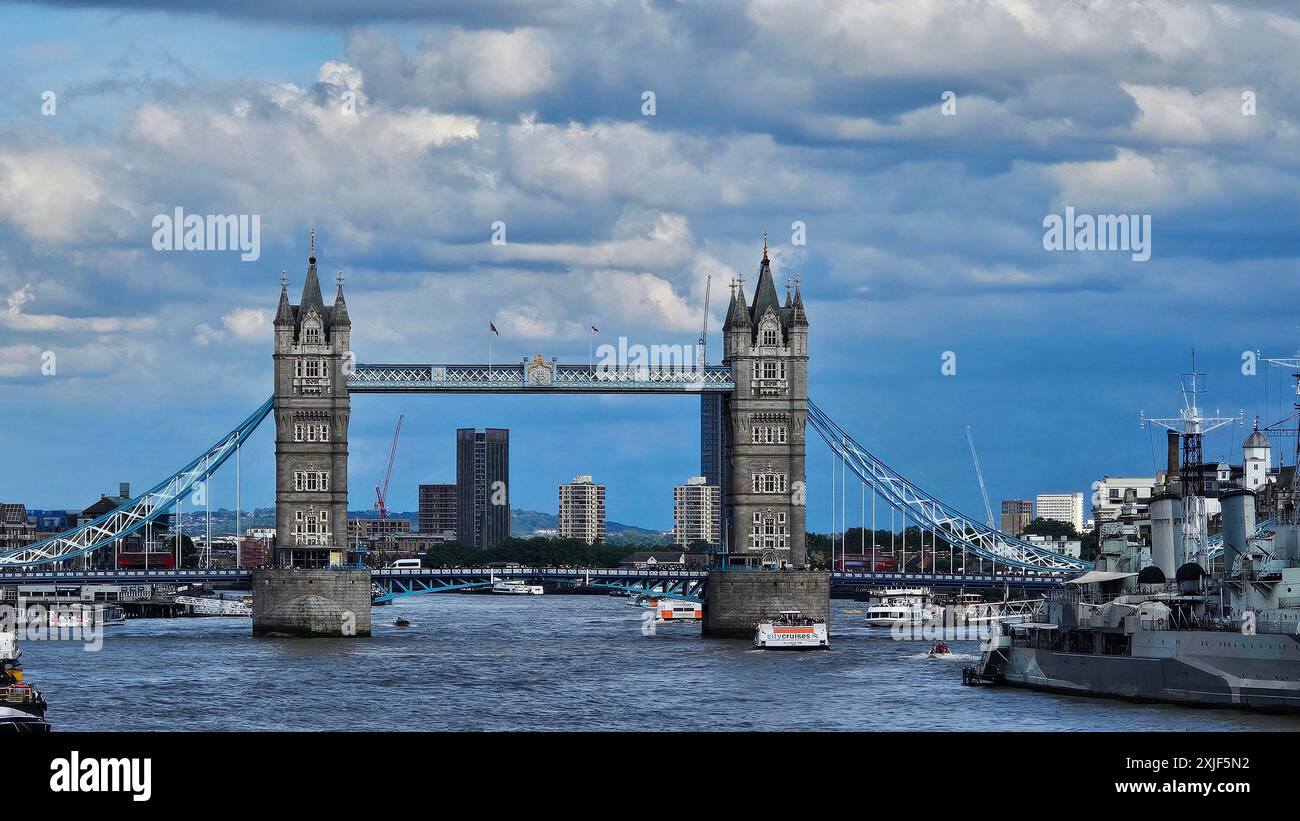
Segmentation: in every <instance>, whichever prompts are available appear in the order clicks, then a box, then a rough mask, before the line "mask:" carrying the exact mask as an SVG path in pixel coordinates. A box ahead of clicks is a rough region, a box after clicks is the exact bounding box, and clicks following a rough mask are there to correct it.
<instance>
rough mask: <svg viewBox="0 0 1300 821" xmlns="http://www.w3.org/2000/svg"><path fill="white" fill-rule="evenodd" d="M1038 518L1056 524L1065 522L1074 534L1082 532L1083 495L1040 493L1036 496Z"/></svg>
mask: <svg viewBox="0 0 1300 821" xmlns="http://www.w3.org/2000/svg"><path fill="white" fill-rule="evenodd" d="M1038 518H1040V519H1049V520H1052V521H1057V522H1067V523H1069V524H1070V525H1072V526H1073V527H1074V532H1076V533H1082V532H1083V494H1082V493H1040V494H1038Z"/></svg>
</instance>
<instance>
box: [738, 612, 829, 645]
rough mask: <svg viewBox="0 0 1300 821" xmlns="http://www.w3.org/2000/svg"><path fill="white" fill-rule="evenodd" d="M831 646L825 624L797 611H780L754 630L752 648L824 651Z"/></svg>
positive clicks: (760, 623)
mask: <svg viewBox="0 0 1300 821" xmlns="http://www.w3.org/2000/svg"><path fill="white" fill-rule="evenodd" d="M830 646H831V644H830V637H829V633H828V631H827V629H826V622H824V621H818V620H817V619H813V618H809V617H808V616H805V615H804V614H803V613H802V612H800V611H798V610H782V611H781V612H780V613H778V614H777V616H776V617H775V618H771V619H764V620H763V621H760V622H759V623H758V626H757V628H756V629H755V630H754V647H756V648H757V649H760V650H825V649H828V648H829V647H830Z"/></svg>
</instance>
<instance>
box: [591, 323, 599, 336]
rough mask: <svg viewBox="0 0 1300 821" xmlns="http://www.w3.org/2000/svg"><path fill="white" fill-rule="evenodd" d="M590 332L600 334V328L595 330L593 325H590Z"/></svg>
mask: <svg viewBox="0 0 1300 821" xmlns="http://www.w3.org/2000/svg"><path fill="white" fill-rule="evenodd" d="M591 332H592V333H593V334H598V333H600V328H597V327H596V326H595V325H592V326H591Z"/></svg>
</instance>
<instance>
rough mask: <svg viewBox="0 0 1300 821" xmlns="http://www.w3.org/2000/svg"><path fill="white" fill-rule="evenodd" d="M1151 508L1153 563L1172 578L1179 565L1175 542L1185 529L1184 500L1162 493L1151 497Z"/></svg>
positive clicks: (1167, 576)
mask: <svg viewBox="0 0 1300 821" xmlns="http://www.w3.org/2000/svg"><path fill="white" fill-rule="evenodd" d="M1252 495H1253V494H1252ZM1150 510H1151V565H1152V566H1153V567H1158V568H1160V572H1161V573H1162V574H1164V577H1165V578H1166V579H1172V578H1173V577H1174V570H1175V568H1176V567H1177V565H1176V563H1175V562H1176V556H1177V554H1176V553H1175V551H1174V544H1175V540H1176V539H1180V538H1181V534H1182V530H1183V500H1182V499H1180V498H1179V497H1177V496H1174V495H1171V494H1168V493H1161V494H1159V495H1156V496H1153V497H1152V498H1151V508H1150Z"/></svg>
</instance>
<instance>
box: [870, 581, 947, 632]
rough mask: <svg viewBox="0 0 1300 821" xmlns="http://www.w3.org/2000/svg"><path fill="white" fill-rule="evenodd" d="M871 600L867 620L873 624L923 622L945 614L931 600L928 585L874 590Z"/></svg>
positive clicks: (898, 624)
mask: <svg viewBox="0 0 1300 821" xmlns="http://www.w3.org/2000/svg"><path fill="white" fill-rule="evenodd" d="M868 601H869V606H868V607H867V613H866V622H867V624H868V625H869V626H871V627H898V626H908V625H922V624H926V623H927V622H932V621H935V620H936V619H939V618H942V616H943V610H942V608H940V607H939V606H938V605H936V604H935V603H934V602H933V601H931V599H930V589H929V588H928V587H894V588H886V589H884V590H874V591H872V592H871V594H870V598H869V599H868Z"/></svg>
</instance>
